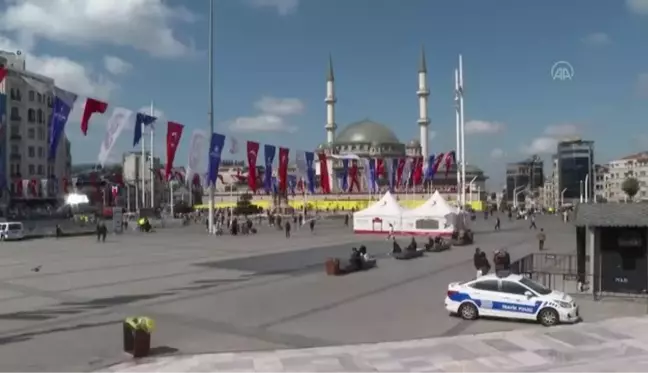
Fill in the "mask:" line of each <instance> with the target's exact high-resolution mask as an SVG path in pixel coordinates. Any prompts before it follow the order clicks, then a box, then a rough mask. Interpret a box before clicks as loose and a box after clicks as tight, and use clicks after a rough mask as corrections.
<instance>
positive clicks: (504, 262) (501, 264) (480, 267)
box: [473, 247, 511, 277]
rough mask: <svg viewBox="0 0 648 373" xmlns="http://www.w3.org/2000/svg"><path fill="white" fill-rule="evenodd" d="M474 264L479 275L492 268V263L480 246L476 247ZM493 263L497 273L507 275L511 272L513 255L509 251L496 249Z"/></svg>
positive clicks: (502, 275) (501, 275)
mask: <svg viewBox="0 0 648 373" xmlns="http://www.w3.org/2000/svg"><path fill="white" fill-rule="evenodd" d="M473 264H474V265H475V270H476V271H477V277H481V276H484V275H486V274H488V272H490V270H491V265H490V263H489V262H488V258H487V257H486V253H485V252H484V251H482V250H481V249H480V248H479V247H478V248H476V249H475V254H474V255H473ZM493 264H494V265H495V274H496V275H498V276H500V277H506V276H508V275H509V274H510V273H511V255H510V254H509V253H508V251H506V250H504V249H501V250H495V252H494V253H493Z"/></svg>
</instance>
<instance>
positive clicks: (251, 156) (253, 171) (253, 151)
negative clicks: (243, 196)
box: [247, 141, 259, 193]
mask: <svg viewBox="0 0 648 373" xmlns="http://www.w3.org/2000/svg"><path fill="white" fill-rule="evenodd" d="M258 155H259V143H258V142H256V141H248V142H247V160H248V187H250V190H251V191H252V192H253V193H256V191H257V167H256V166H257V156H258Z"/></svg>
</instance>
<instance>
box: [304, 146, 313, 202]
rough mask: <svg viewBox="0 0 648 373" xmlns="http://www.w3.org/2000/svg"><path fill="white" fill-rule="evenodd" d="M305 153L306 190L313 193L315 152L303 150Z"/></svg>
mask: <svg viewBox="0 0 648 373" xmlns="http://www.w3.org/2000/svg"><path fill="white" fill-rule="evenodd" d="M304 153H305V154H306V177H307V178H308V191H309V192H311V194H314V193H315V153H313V152H304Z"/></svg>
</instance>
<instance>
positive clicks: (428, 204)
mask: <svg viewBox="0 0 648 373" xmlns="http://www.w3.org/2000/svg"><path fill="white" fill-rule="evenodd" d="M456 213H457V209H456V208H454V207H452V206H450V204H449V203H448V202H447V201H446V200H445V199H444V198H443V197H442V196H441V194H440V193H439V191H435V192H434V194H433V195H432V197H430V198H429V199H428V200H427V201H425V202H424V203H423V204H422V205H421V206H419V207H417V208H415V209H413V210H409V211H406V212H405V213H404V214H403V215H405V216H435V217H445V216H447V215H449V214H456Z"/></svg>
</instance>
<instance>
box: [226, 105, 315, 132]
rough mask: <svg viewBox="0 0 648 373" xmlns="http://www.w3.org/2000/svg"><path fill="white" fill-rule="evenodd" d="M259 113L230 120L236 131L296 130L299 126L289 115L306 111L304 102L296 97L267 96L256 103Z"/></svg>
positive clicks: (233, 129)
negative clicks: (290, 119)
mask: <svg viewBox="0 0 648 373" xmlns="http://www.w3.org/2000/svg"><path fill="white" fill-rule="evenodd" d="M254 108H255V109H257V110H258V111H259V114H258V115H254V116H244V117H238V118H235V119H233V120H231V121H229V122H228V124H229V128H230V130H232V131H234V132H255V131H256V132H290V133H292V132H295V131H297V127H296V126H294V125H291V124H290V123H289V122H288V120H287V119H288V117H290V116H293V115H298V114H301V113H303V112H304V104H303V103H302V102H301V101H300V100H299V99H296V98H276V97H270V96H265V97H262V98H261V99H260V100H259V101H257V102H255V103H254Z"/></svg>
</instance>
